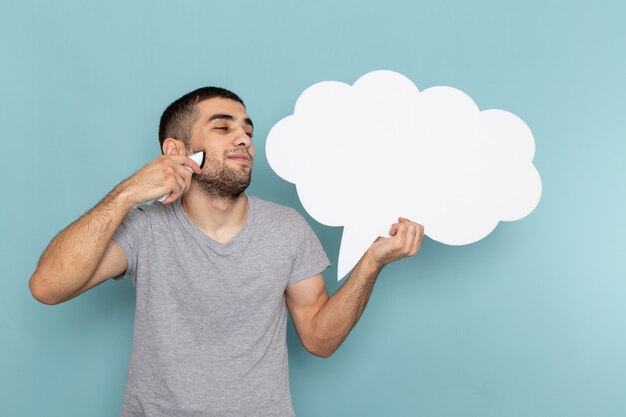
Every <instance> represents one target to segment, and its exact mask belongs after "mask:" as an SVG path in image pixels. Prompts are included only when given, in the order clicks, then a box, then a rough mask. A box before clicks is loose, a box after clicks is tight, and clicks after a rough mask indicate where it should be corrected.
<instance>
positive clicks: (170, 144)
mask: <svg viewBox="0 0 626 417" xmlns="http://www.w3.org/2000/svg"><path fill="white" fill-rule="evenodd" d="M161 151H162V152H163V155H186V154H187V148H186V147H185V144H184V143H183V141H182V140H179V139H174V138H167V139H165V140H164V141H163V147H162V148H161Z"/></svg>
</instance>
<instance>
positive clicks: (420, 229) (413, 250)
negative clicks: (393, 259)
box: [411, 224, 424, 256]
mask: <svg viewBox="0 0 626 417" xmlns="http://www.w3.org/2000/svg"><path fill="white" fill-rule="evenodd" d="M422 240H424V226H422V225H421V224H418V225H417V236H416V239H415V242H413V247H412V248H411V256H413V255H415V254H416V253H417V252H419V250H420V246H422Z"/></svg>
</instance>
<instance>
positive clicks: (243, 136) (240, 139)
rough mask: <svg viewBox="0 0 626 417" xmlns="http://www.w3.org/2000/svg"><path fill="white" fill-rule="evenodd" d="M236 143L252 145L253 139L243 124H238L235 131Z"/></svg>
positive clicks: (245, 146)
mask: <svg viewBox="0 0 626 417" xmlns="http://www.w3.org/2000/svg"><path fill="white" fill-rule="evenodd" d="M234 145H235V146H236V147H244V148H249V147H250V145H252V139H251V138H250V136H248V134H247V133H246V131H245V129H244V128H243V126H238V127H237V130H236V132H235V138H234Z"/></svg>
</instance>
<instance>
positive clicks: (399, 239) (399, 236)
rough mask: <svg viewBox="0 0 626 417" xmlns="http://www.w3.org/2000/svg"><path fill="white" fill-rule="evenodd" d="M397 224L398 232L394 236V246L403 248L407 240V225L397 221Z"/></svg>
mask: <svg viewBox="0 0 626 417" xmlns="http://www.w3.org/2000/svg"><path fill="white" fill-rule="evenodd" d="M397 225H398V227H397V228H396V229H397V232H396V235H395V236H394V247H395V249H402V248H403V247H404V245H405V242H406V235H407V227H406V225H405V224H402V223H397Z"/></svg>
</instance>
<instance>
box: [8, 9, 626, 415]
mask: <svg viewBox="0 0 626 417" xmlns="http://www.w3.org/2000/svg"><path fill="white" fill-rule="evenodd" d="M174 3H175V2H166V1H154V2H152V1H130V2H122V1H107V2H102V1H99V2H95V1H78V0H77V1H69V0H63V1H58V2H43V1H40V2H33V1H19V2H18V1H14V2H11V1H9V0H4V1H3V2H2V5H1V6H0V48H1V49H0V59H1V69H0V95H1V100H0V132H1V141H2V142H1V143H2V147H1V148H0V174H1V177H0V178H2V182H3V193H2V197H3V202H2V205H1V207H0V210H1V219H2V220H1V222H2V223H1V227H2V229H1V236H2V238H1V246H0V254H1V255H0V256H1V257H2V261H1V265H2V267H1V268H2V277H1V281H0V317H1V324H0V415H1V416H7V417H17V416H20V417H21V416H49V417H54V416H64V417H67V416H84V417H91V416H94V417H95V416H113V415H117V413H118V412H119V407H120V404H121V401H122V397H123V390H124V384H125V379H126V371H127V365H128V359H129V353H130V347H131V336H132V320H133V307H134V290H133V288H132V285H131V284H130V282H124V283H115V282H107V283H105V284H103V285H102V286H100V287H98V288H96V289H94V290H93V291H90V292H89V293H86V294H85V295H83V296H81V297H79V298H77V299H74V300H72V301H70V302H68V303H66V304H63V305H59V306H55V307H48V306H44V305H40V304H38V303H37V302H36V301H35V300H34V299H32V298H31V297H30V294H29V292H28V287H27V281H28V278H29V276H30V274H31V273H32V271H33V270H34V268H35V265H36V262H37V259H38V257H39V255H40V253H41V252H42V251H43V249H44V248H45V246H46V245H47V243H48V242H49V241H50V239H51V238H52V237H53V236H54V235H55V234H56V233H57V232H58V231H59V230H61V229H62V228H63V227H64V226H66V225H67V224H68V223H69V222H71V221H72V220H74V219H75V218H77V217H78V216H79V215H81V214H82V213H83V212H85V211H86V210H88V209H89V208H90V207H92V206H93V205H94V204H96V203H97V202H98V200H99V199H100V198H102V197H103V196H104V195H105V194H106V193H107V192H108V191H109V190H110V189H111V188H112V187H113V186H114V185H115V184H117V183H118V182H119V181H121V180H122V179H123V178H125V177H127V176H129V175H131V174H132V173H133V172H134V171H135V170H137V169H139V168H140V167H141V166H142V165H143V164H145V163H147V162H148V161H150V160H151V159H152V158H153V157H155V156H156V155H157V154H158V153H159V149H158V145H157V140H156V131H157V123H158V118H159V116H160V113H161V111H162V110H163V109H164V107H165V106H166V105H167V104H168V103H169V102H171V101H172V100H174V99H175V98H177V97H178V96H180V95H181V94H183V93H185V92H187V91H190V90H192V89H194V88H196V87H199V86H202V85H220V86H224V87H227V88H231V89H233V90H234V91H236V92H237V93H239V94H240V95H241V96H242V97H243V98H244V99H245V100H246V103H247V105H248V109H249V112H250V114H251V116H252V117H253V119H254V120H255V125H256V126H257V128H256V139H255V141H256V146H257V149H258V151H259V152H258V157H257V161H256V165H255V172H254V180H253V185H252V187H251V194H255V195H258V196H260V197H262V198H266V199H270V200H273V201H276V202H279V203H283V204H287V205H290V206H293V207H296V208H297V209H299V210H300V211H302V208H301V206H300V205H299V202H298V199H297V195H296V193H295V189H294V187H293V185H291V184H289V183H286V182H284V181H282V180H281V179H280V178H278V177H277V176H276V175H275V174H274V173H273V172H272V171H271V170H270V169H269V167H268V165H267V161H266V159H265V155H264V152H263V151H264V143H265V137H266V135H267V132H268V131H269V129H270V128H271V126H272V125H273V124H274V123H275V122H277V121H278V120H279V119H280V118H282V117H285V116H287V115H288V114H290V113H291V111H292V109H293V105H294V103H295V100H296V98H297V97H298V95H299V94H300V93H301V92H302V91H303V90H304V89H305V88H306V87H308V86H309V85H311V84H313V83H315V82H318V81H323V80H338V81H343V82H347V83H353V82H354V81H355V80H356V79H357V78H359V77H360V76H361V75H363V74H364V73H366V72H369V71H372V70H375V69H391V70H395V71H398V72H401V73H403V74H405V75H406V76H408V77H409V78H411V79H412V80H413V81H414V82H415V83H416V84H417V85H418V87H420V88H421V89H424V88H427V87H431V86H435V85H450V86H453V87H456V88H459V89H461V90H463V91H465V92H466V93H467V94H469V95H470V96H471V97H472V98H473V99H474V100H475V101H476V103H477V104H478V105H479V106H480V107H481V108H482V109H487V108H502V109H506V110H508V111H511V112H513V113H515V114H517V115H518V116H520V117H521V118H522V119H524V121H525V122H526V123H527V124H528V125H529V127H530V128H531V129H532V131H533V133H534V135H535V141H536V145H537V154H536V157H535V164H536V166H537V167H538V169H539V172H540V173H541V176H542V180H543V187H544V192H543V197H542V200H541V202H540V203H539V206H538V207H537V209H536V210H535V211H534V212H533V213H532V214H531V215H530V216H528V217H527V218H525V219H523V220H521V221H518V222H514V223H506V224H501V225H500V226H499V227H498V228H497V229H496V231H495V232H494V233H493V234H492V235H490V236H489V237H487V238H486V239H484V240H482V241H480V242H478V243H476V244H473V245H470V246H465V247H449V246H444V245H441V244H438V243H436V242H433V241H431V240H429V239H426V240H425V242H424V244H423V247H422V250H421V252H420V253H419V255H418V256H417V257H415V258H412V259H410V260H405V261H402V262H399V263H397V264H393V265H391V266H389V267H388V268H387V269H386V270H384V272H383V273H382V276H381V277H380V280H379V281H378V283H377V285H376V288H375V291H374V294H373V296H372V298H371V300H370V303H369V306H368V308H367V309H366V311H365V314H364V315H363V317H362V319H361V321H360V322H359V324H358V325H357V327H356V328H355V329H354V331H353V333H352V334H351V335H350V337H349V338H348V340H347V341H346V342H345V343H344V345H343V346H342V347H341V348H340V350H339V351H338V352H337V353H336V354H335V355H334V356H332V357H331V358H330V359H327V360H323V359H318V358H316V357H313V356H311V355H309V354H308V353H306V352H305V351H304V350H303V348H302V347H301V346H300V344H299V342H298V340H297V337H296V336H295V333H294V332H293V329H290V333H289V337H288V339H289V349H290V366H291V386H292V392H293V402H294V407H295V409H296V411H297V413H298V415H299V416H301V417H306V416H383V415H385V416H413V415H420V416H429V417H435V416H453V417H457V416H459V417H460V416H483V417H487V416H493V417H502V416H581V417H582V416H592V415H593V416H605V417H609V416H624V415H626V271H625V269H626V268H625V267H624V252H625V244H624V236H625V235H626V221H625V213H626V192H625V188H626V187H625V182H626V122H625V120H626V117H625V113H626V111H625V110H626V106H625V104H624V103H625V99H626V94H625V93H626V91H625V90H626V89H625V85H626V75H625V74H626V65H625V64H626V48H625V39H626V29H625V27H626V26H625V25H624V24H623V16H624V13H625V12H626V7H625V6H623V3H621V2H619V1H602V2H586V3H587V4H585V2H572V1H554V2H544V1H530V0H524V1H495V0H494V1H488V0H482V1H472V2H465V1H410V0H406V1H401V0H396V1H386V2H374V1H370V2H358V1H346V2H340V1H330V0H321V1H320V0H318V1H315V2H314V1H309V2H292V1H273V2H260V1H238V2H225V1H220V2H217V1H199V0H196V1H192V0H189V1H181V2H177V5H174ZM320 169H323V167H320ZM312 225H313V227H314V229H315V230H316V232H317V233H318V235H319V236H320V239H321V240H322V243H323V245H324V247H325V249H326V251H327V252H328V254H329V256H330V258H331V261H332V262H334V263H335V265H336V258H337V252H338V247H339V241H340V236H341V229H333V228H328V227H325V226H322V225H320V224H317V223H315V222H314V221H312ZM335 272H336V271H335V270H334V269H331V270H329V274H328V278H327V285H328V287H329V290H330V291H331V292H334V291H335V290H336V289H337V284H336V283H335V282H334V278H333V277H334V274H335Z"/></svg>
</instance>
